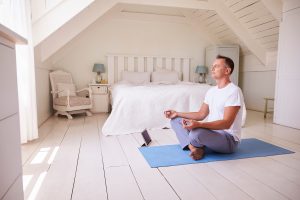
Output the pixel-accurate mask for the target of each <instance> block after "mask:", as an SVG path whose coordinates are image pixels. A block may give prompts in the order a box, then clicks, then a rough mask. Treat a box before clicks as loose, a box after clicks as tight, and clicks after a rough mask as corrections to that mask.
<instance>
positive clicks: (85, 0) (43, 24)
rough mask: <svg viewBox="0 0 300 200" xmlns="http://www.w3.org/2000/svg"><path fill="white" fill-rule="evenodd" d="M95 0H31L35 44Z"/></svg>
mask: <svg viewBox="0 0 300 200" xmlns="http://www.w3.org/2000/svg"><path fill="white" fill-rule="evenodd" d="M93 1H94V0H51V1H49V0H48V1H46V0H31V4H32V8H33V9H32V17H33V23H32V33H33V44H34V46H36V45H37V44H39V43H40V42H42V41H43V40H45V39H46V38H47V37H49V36H50V35H51V34H52V33H54V32H55V31H56V30H58V29H59V28H60V27H62V26H63V25H64V24H65V23H66V22H68V21H69V20H71V19H72V18H73V17H74V16H76V15H77V14H78V13H79V12H81V11H82V10H83V9H84V8H86V7H87V6H89V5H90V4H91V3H92V2H93ZM51 2H52V3H51Z"/></svg>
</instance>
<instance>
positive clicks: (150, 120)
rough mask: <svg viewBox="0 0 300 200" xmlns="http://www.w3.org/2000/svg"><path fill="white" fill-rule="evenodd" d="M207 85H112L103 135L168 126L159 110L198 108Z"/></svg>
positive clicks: (207, 87)
mask: <svg viewBox="0 0 300 200" xmlns="http://www.w3.org/2000/svg"><path fill="white" fill-rule="evenodd" d="M209 87H210V86H208V85H206V84H193V83H188V82H180V83H177V84H171V85H166V84H153V83H149V84H145V85H131V84H116V85H114V86H113V88H112V93H111V94H112V111H111V114H110V115H109V117H108V119H107V120H106V122H105V124H104V126H103V129H102V133H103V134H104V135H122V134H130V133H136V132H142V131H143V129H145V128H147V129H160V128H165V127H168V128H169V127H170V123H169V120H168V119H166V118H165V117H164V114H163V111H165V110H167V109H174V110H177V111H198V110H199V107H200V105H201V104H202V102H203V100H204V95H205V93H206V91H207V90H208V89H209Z"/></svg>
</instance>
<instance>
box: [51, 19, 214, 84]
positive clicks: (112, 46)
mask: <svg viewBox="0 0 300 200" xmlns="http://www.w3.org/2000/svg"><path fill="white" fill-rule="evenodd" d="M207 45H209V44H208V43H207V42H206V41H205V40H204V39H202V38H201V36H200V35H199V34H197V32H196V31H195V30H194V29H193V28H192V26H190V25H188V24H183V23H175V22H166V21H161V22H159V21H156V22H155V21H139V20H125V19H116V18H110V19H99V20H97V21H96V22H95V23H94V24H92V25H91V26H90V27H88V28H87V29H86V30H85V31H83V32H82V33H81V34H80V35H79V36H77V37H76V38H75V39H73V40H72V41H71V42H70V43H68V44H67V45H66V46H64V47H63V48H62V49H61V50H59V51H58V52H56V53H55V54H54V55H53V56H52V57H51V58H50V59H49V60H48V61H47V62H48V63H51V65H52V67H53V68H60V69H61V68H62V69H64V70H66V71H69V72H71V73H72V75H73V78H74V81H75V83H76V84H77V85H78V86H79V87H85V86H87V84H88V83H89V82H90V81H91V80H92V79H93V78H94V76H95V73H93V72H92V67H93V64H94V63H96V62H97V63H104V64H105V65H106V64H107V63H106V57H105V55H106V54H108V53H120V54H122V53H123V54H124V53H125V54H137V55H164V56H189V57H192V64H191V66H192V67H193V69H192V72H193V71H194V67H195V66H196V65H197V64H204V48H205V47H206V46H207ZM103 76H104V78H105V79H107V71H106V73H105V74H104V75H103ZM191 78H193V73H192V74H191Z"/></svg>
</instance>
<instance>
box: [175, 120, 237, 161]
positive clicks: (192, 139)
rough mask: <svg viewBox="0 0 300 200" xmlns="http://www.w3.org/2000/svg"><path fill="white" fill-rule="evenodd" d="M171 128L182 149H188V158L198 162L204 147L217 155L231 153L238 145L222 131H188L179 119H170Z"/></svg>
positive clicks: (230, 136)
mask: <svg viewBox="0 0 300 200" xmlns="http://www.w3.org/2000/svg"><path fill="white" fill-rule="evenodd" d="M171 126H172V129H173V130H174V131H175V133H176V136H177V138H178V140H179V143H180V146H181V147H182V149H184V150H186V149H190V150H191V154H190V156H191V157H192V158H193V159H194V160H199V159H201V158H202V157H203V156H204V147H208V148H210V149H211V150H213V151H216V152H219V153H232V152H234V151H235V149H236V147H237V145H238V142H237V141H235V140H234V138H233V136H232V135H230V134H229V133H227V132H226V131H223V130H217V131H216V130H209V129H204V128H196V129H193V130H191V131H189V130H187V129H184V128H183V127H182V118H180V117H177V118H174V119H172V120H171Z"/></svg>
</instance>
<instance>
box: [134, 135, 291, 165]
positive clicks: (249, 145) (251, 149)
mask: <svg viewBox="0 0 300 200" xmlns="http://www.w3.org/2000/svg"><path fill="white" fill-rule="evenodd" d="M139 150H140V152H141V153H142V154H143V156H144V157H145V159H146V160H147V162H148V163H149V165H150V166H151V167H152V168H154V167H167V166H174V165H186V164H193V163H205V162H212V161H221V160H236V159H243V158H252V157H264V156H273V155H281V154H290V153H294V152H292V151H289V150H287V149H284V148H281V147H278V146H275V145H273V144H269V143H267V142H263V141H261V140H258V139H254V138H249V139H243V140H242V142H241V144H240V145H239V147H238V149H237V151H236V152H235V153H232V154H221V153H216V152H213V151H211V150H209V149H205V156H204V158H203V159H201V160H198V161H195V160H193V159H192V158H190V157H189V153H190V151H184V150H182V149H181V147H180V146H179V145H164V146H154V147H140V148H139Z"/></svg>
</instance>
